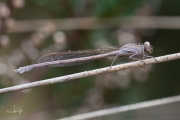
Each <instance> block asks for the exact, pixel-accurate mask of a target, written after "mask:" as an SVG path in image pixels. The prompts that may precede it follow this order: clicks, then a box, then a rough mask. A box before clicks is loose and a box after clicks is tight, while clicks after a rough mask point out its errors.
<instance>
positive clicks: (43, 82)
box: [0, 53, 180, 93]
mask: <svg viewBox="0 0 180 120" xmlns="http://www.w3.org/2000/svg"><path fill="white" fill-rule="evenodd" d="M175 59H180V53H176V54H171V55H165V56H160V57H156V58H150V59H146V60H143V61H144V62H145V64H146V65H149V64H153V63H159V62H165V61H170V60H175ZM142 65H144V63H143V62H142V61H136V62H130V63H125V64H120V65H116V66H112V67H111V68H109V67H105V68H100V69H96V70H90V71H85V72H80V73H75V74H71V75H65V76H62V77H56V78H51V79H46V80H41V81H37V82H32V83H26V84H22V85H17V86H12V87H7V88H3V89H0V93H8V92H13V91H19V90H24V89H29V88H33V87H38V86H45V85H50V84H54V83H59V82H65V81H69V80H74V79H77V78H83V77H87V76H92V75H98V74H102V73H107V72H113V71H118V70H125V69H129V68H135V67H141V66H142Z"/></svg>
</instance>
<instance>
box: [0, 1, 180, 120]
mask: <svg viewBox="0 0 180 120" xmlns="http://www.w3.org/2000/svg"><path fill="white" fill-rule="evenodd" d="M179 5H180V1H179V0H0V87H1V88H5V87H10V86H15V85H20V84H24V83H30V82H34V81H39V80H44V79H48V78H54V77H59V76H64V75H68V74H73V73H77V72H82V71H88V70H93V69H97V68H102V67H107V66H110V65H111V62H112V60H113V58H105V59H100V60H97V61H94V62H91V63H87V64H83V65H79V66H71V67H53V68H39V69H35V70H32V71H30V72H27V73H24V74H20V75H19V74H14V72H13V70H14V69H17V68H19V67H21V66H25V65H30V64H34V63H36V62H37V60H38V58H39V57H41V56H42V55H45V54H48V53H52V52H59V51H68V50H83V49H97V48H105V47H109V46H122V45H124V44H127V43H143V42H145V41H149V42H150V43H151V44H152V45H153V47H154V52H153V54H152V56H161V55H167V54H172V53H177V52H179V51H180V45H179V44H180V17H179V16H180V7H179ZM125 62H129V60H126V59H121V60H120V63H119V64H122V63H125ZM179 66H180V62H179V60H175V61H170V62H165V63H159V64H154V65H148V66H146V67H145V68H134V69H128V70H124V71H119V72H117V75H116V73H107V74H101V75H97V76H91V77H86V78H82V79H76V80H73V81H68V82H63V83H57V84H53V85H47V86H42V87H38V88H32V89H27V90H23V91H17V92H12V93H7V94H1V95H0V118H1V119H2V120H24V119H26V120H31V119H35V120H51V119H58V118H63V117H67V116H72V115H76V114H82V113H87V112H92V111H96V110H101V109H107V108H112V107H117V106H123V105H128V104H133V103H138V102H143V101H148V100H155V99H159V98H165V97H170V96H175V95H178V94H179V93H180V87H179V86H180V76H179V73H180V67H179ZM13 105H15V106H17V107H20V106H23V112H22V113H21V114H18V113H15V114H14V113H8V112H7V110H13ZM119 119H124V120H136V119H137V120H141V119H146V120H156V119H157V120H160V119H162V120H179V119H180V102H178V103H174V104H168V105H163V106H157V107H152V108H146V109H141V110H135V111H130V112H125V113H121V114H115V115H111V116H106V117H100V118H94V119H93V120H119Z"/></svg>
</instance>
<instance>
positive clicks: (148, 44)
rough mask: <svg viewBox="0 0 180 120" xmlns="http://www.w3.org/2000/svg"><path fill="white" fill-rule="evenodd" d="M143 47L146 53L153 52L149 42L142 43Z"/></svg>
mask: <svg viewBox="0 0 180 120" xmlns="http://www.w3.org/2000/svg"><path fill="white" fill-rule="evenodd" d="M144 49H145V50H146V51H147V53H148V54H151V53H152V52H153V47H152V45H150V43H149V42H147V41H146V42H145V43H144Z"/></svg>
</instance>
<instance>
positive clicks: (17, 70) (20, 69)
mask: <svg viewBox="0 0 180 120" xmlns="http://www.w3.org/2000/svg"><path fill="white" fill-rule="evenodd" d="M32 69H33V68H32V67H27V66H25V67H20V68H18V69H16V70H14V72H15V73H19V74H22V73H24V72H28V71H30V70H32Z"/></svg>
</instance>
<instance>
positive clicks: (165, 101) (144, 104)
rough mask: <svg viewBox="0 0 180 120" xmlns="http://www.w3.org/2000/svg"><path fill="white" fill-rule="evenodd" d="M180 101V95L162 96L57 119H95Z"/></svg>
mask: <svg viewBox="0 0 180 120" xmlns="http://www.w3.org/2000/svg"><path fill="white" fill-rule="evenodd" d="M179 101H180V95H179V96H174V97H168V98H162V99H157V100H151V101H146V102H141V103H136V104H132V105H125V106H120V107H114V108H109V109H104V110H99V111H94V112H90V113H85V114H81V115H75V116H71V117H66V118H61V119H57V120H86V119H93V118H97V117H104V116H107V115H112V114H117V113H122V112H127V111H130V110H138V109H142V108H148V107H154V106H158V105H165V104H169V103H174V102H179Z"/></svg>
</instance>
